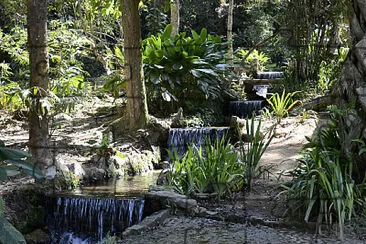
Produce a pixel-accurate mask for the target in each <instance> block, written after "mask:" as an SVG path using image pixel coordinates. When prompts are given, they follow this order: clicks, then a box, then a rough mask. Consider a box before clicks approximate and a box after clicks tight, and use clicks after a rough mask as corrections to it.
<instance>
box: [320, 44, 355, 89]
mask: <svg viewBox="0 0 366 244" xmlns="http://www.w3.org/2000/svg"><path fill="white" fill-rule="evenodd" d="M348 50H349V49H348V48H343V47H341V48H339V49H338V50H337V51H338V53H337V58H335V59H332V60H328V61H326V60H323V61H321V63H320V67H319V73H318V82H317V84H316V87H315V92H316V94H325V93H326V92H327V91H329V90H330V88H331V87H332V86H333V84H334V83H335V82H336V81H337V80H338V78H339V74H340V71H341V68H342V67H343V66H342V64H343V63H344V61H345V60H346V57H347V54H348Z"/></svg>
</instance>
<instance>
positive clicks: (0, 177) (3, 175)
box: [0, 166, 8, 181]
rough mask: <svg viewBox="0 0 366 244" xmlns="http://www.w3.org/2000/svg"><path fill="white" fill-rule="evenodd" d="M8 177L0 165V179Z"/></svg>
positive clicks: (3, 179)
mask: <svg viewBox="0 0 366 244" xmlns="http://www.w3.org/2000/svg"><path fill="white" fill-rule="evenodd" d="M7 179H8V174H7V173H6V170H5V168H4V167H3V166H0V181H5V180H7Z"/></svg>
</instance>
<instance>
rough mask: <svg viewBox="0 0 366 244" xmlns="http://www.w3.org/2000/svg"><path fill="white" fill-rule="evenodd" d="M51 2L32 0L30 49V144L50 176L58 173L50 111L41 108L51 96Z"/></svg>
mask: <svg viewBox="0 0 366 244" xmlns="http://www.w3.org/2000/svg"><path fill="white" fill-rule="evenodd" d="M47 2H48V1H47V0H38V1H35V0H28V6H27V7H28V13H27V18H28V48H29V63H30V88H31V91H32V102H31V104H30V111H29V145H30V151H31V153H32V161H33V162H34V163H35V164H36V165H37V166H38V167H39V168H40V169H42V170H43V172H45V173H46V176H47V178H54V176H55V174H56V170H55V167H54V166H53V160H52V159H53V158H52V155H51V153H50V143H49V131H48V111H47V110H44V109H42V108H41V106H42V103H41V101H42V99H45V98H47V95H48V91H49V90H48V68H49V60H48V50H47V6H48V3H47Z"/></svg>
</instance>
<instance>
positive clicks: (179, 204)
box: [145, 191, 198, 215]
mask: <svg viewBox="0 0 366 244" xmlns="http://www.w3.org/2000/svg"><path fill="white" fill-rule="evenodd" d="M166 208H170V209H171V210H172V212H173V213H174V214H175V213H179V212H184V213H187V214H190V215H193V214H195V213H196V212H197V211H198V204H197V201H196V200H194V199H189V198H188V197H187V196H184V195H181V194H178V193H175V192H173V191H151V192H148V193H146V194H145V214H146V215H149V214H151V213H154V212H156V211H159V210H161V209H166Z"/></svg>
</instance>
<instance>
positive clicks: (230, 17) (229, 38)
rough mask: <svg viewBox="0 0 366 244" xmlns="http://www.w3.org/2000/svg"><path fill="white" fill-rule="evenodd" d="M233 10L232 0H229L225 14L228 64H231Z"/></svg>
mask: <svg viewBox="0 0 366 244" xmlns="http://www.w3.org/2000/svg"><path fill="white" fill-rule="evenodd" d="M233 10H234V0H229V12H228V15H227V41H228V42H229V49H228V64H229V65H233V52H234V51H233Z"/></svg>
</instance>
